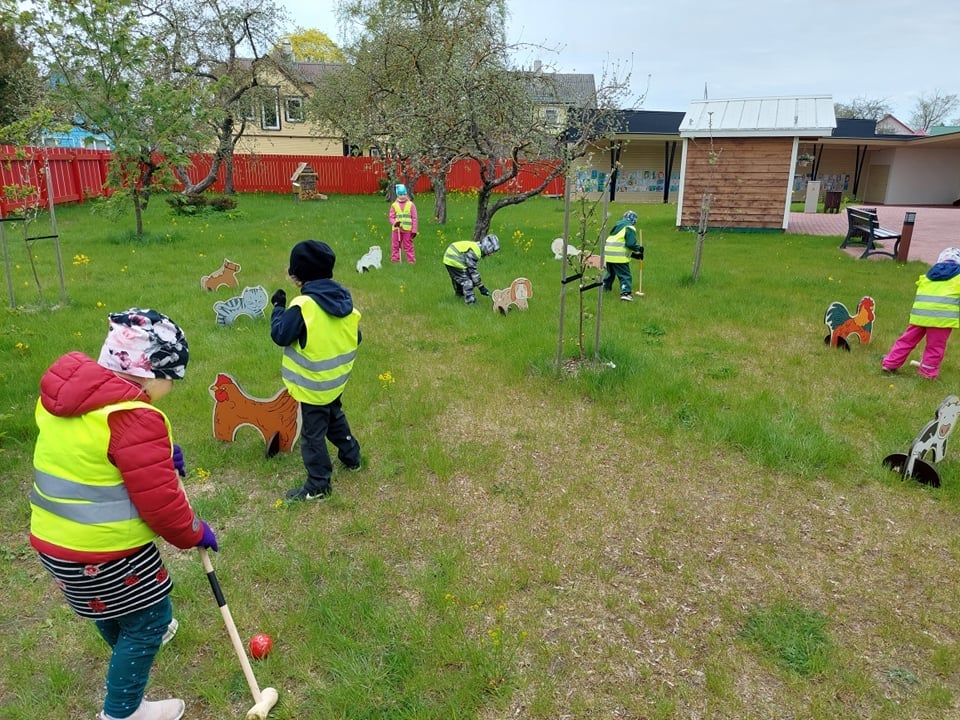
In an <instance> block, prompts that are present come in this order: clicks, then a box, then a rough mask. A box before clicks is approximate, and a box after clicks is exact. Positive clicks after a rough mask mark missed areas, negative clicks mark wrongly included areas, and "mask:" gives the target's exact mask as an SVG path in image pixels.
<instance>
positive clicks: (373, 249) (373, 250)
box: [357, 245, 383, 273]
mask: <svg viewBox="0 0 960 720" xmlns="http://www.w3.org/2000/svg"><path fill="white" fill-rule="evenodd" d="M382 262H383V250H381V249H380V246H379V245H371V246H370V249H369V250H367V252H365V253H364V254H363V256H362V257H361V258H360V259H359V260H357V272H358V273H362V272H366V271H367V270H369V269H370V268H372V267H373V268H376V269H377V270H379V269H380V264H381V263H382Z"/></svg>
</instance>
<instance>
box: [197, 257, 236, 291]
mask: <svg viewBox="0 0 960 720" xmlns="http://www.w3.org/2000/svg"><path fill="white" fill-rule="evenodd" d="M238 272H240V265H238V264H237V263H235V262H233V261H232V260H227V258H224V259H223V264H222V265H221V266H220V268H219V269H217V270H214V271H213V272H212V273H210V274H209V275H204V276H203V277H202V278H200V287H201V288H203V289H204V290H210V291H211V292H212V291H214V290H219V289H220V288H222V287H240V281H239V280H237V273H238Z"/></svg>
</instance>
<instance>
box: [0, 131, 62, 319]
mask: <svg viewBox="0 0 960 720" xmlns="http://www.w3.org/2000/svg"><path fill="white" fill-rule="evenodd" d="M18 153H19V154H18V156H17V157H15V158H8V159H6V160H5V161H4V163H5V165H6V169H7V170H13V171H16V172H17V173H18V174H19V176H20V178H19V182H17V183H14V184H11V185H5V186H4V187H3V196H4V199H5V201H6V202H7V203H8V204H12V205H14V206H15V207H17V208H18V209H17V210H16V211H15V212H14V214H12V215H10V216H8V217H4V218H0V245H2V247H3V265H4V269H5V273H6V278H7V291H8V294H9V301H10V307H11V308H14V307H16V306H17V299H16V293H15V292H14V283H13V266H14V265H15V264H16V263H15V262H14V260H13V259H12V258H11V256H10V248H9V246H8V244H7V233H6V231H5V228H6V225H7V223H13V224H19V225H20V228H21V230H22V237H23V243H24V247H25V251H26V254H27V258H28V260H29V263H30V272H31V274H32V275H33V282H34V286H35V287H36V289H37V302H38V304H39V305H41V306H42V305H44V304H45V302H46V301H45V298H44V295H43V283H42V282H41V279H40V275H41V273H40V270H39V268H38V267H37V262H36V259H35V257H36V253H35V252H34V247H33V245H34V243H35V242H37V241H40V240H53V247H54V255H55V258H56V265H57V275H58V278H59V281H60V303H61V304H66V303H67V288H66V282H65V281H64V276H63V258H62V257H61V255H60V235H59V233H58V232H57V216H56V211H55V209H54V203H53V181H52V179H51V177H50V166H49V164H48V162H47V159H46V157H45V156H44V155H42V154H40V155H37V156H36V157H34V158H31V157H29V156H28V155H27V154H26V152H25V151H24V150H22V149H21V150H19V151H18ZM41 175H42V176H43V180H42V181H43V183H44V185H43V187H45V188H46V198H47V205H48V209H49V213H50V227H51V232H50V233H49V234H47V235H34V234H32V232H33V226H35V225H36V224H37V223H38V221H39V219H40V215H41V212H42V210H43V207H44V201H43V195H44V193H43V192H42V190H41Z"/></svg>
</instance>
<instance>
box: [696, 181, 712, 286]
mask: <svg viewBox="0 0 960 720" xmlns="http://www.w3.org/2000/svg"><path fill="white" fill-rule="evenodd" d="M709 218H710V196H709V195H707V194H706V193H704V195H703V199H702V200H701V201H700V222H699V223H697V249H696V252H695V253H694V256H693V281H694V282H696V281H697V278H698V277H700V260H701V259H702V258H703V242H704V240H706V238H707V221H708V219H709Z"/></svg>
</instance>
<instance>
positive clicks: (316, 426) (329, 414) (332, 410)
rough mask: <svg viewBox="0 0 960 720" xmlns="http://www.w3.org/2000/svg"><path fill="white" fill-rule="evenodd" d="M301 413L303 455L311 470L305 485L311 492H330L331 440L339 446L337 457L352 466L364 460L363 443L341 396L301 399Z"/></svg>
mask: <svg viewBox="0 0 960 720" xmlns="http://www.w3.org/2000/svg"><path fill="white" fill-rule="evenodd" d="M300 414H301V418H302V420H303V423H302V425H301V428H300V455H301V457H303V466H304V467H305V468H306V470H307V481H306V482H305V483H304V487H305V488H306V489H307V491H308V492H311V493H323V492H330V476H331V475H332V474H333V463H332V462H331V461H330V453H329V452H328V451H327V440H329V441H330V442H332V443H333V444H334V445H335V446H336V447H337V458H338V459H339V460H340V462H342V463H343V464H344V465H346V466H348V467H354V466H356V465H359V464H360V443H358V442H357V439H356V438H355V437H354V436H353V435H352V434H351V433H350V423H348V422H347V416H346V415H344V414H343V410H342V409H341V407H340V398H339V397H338V398H337V399H336V400H334V401H333V402H332V403H329V404H328V405H310V404H308V403H300Z"/></svg>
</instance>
